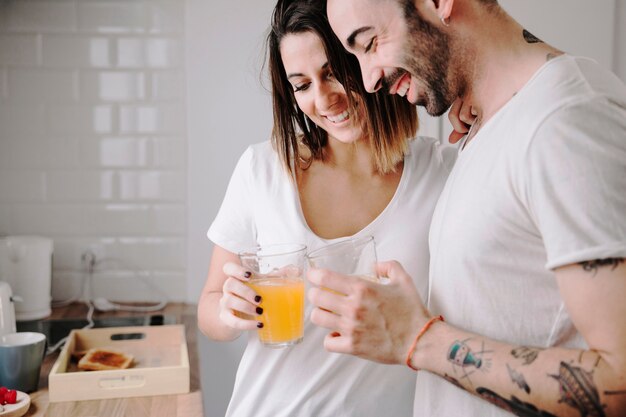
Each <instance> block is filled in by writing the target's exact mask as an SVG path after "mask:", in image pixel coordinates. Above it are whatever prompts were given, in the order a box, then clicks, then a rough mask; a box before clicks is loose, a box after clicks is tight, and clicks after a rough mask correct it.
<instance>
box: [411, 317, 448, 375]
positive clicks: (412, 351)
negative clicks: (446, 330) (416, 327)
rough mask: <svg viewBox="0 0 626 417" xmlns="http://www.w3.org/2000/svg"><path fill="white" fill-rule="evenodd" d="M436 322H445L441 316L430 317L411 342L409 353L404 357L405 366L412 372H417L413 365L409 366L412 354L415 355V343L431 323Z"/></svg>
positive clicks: (417, 369)
mask: <svg viewBox="0 0 626 417" xmlns="http://www.w3.org/2000/svg"><path fill="white" fill-rule="evenodd" d="M438 320H439V321H445V320H444V319H443V316H436V317H432V318H431V319H430V320H428V321H427V322H426V324H425V325H424V327H422V330H420V331H419V333H418V334H417V336H415V340H414V341H413V344H412V345H411V348H410V349H409V352H408V353H407V355H406V365H407V366H408V367H409V368H411V369H413V370H414V371H419V368H415V367H414V366H413V365H411V358H412V357H413V353H415V348H416V347H417V341H418V340H420V338H421V337H422V336H423V335H424V333H426V331H427V330H428V329H429V328H430V326H432V325H433V323H434V322H436V321H438Z"/></svg>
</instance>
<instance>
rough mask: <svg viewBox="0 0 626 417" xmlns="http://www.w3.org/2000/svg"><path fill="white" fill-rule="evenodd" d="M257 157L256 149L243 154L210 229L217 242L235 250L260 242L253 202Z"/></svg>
mask: <svg viewBox="0 0 626 417" xmlns="http://www.w3.org/2000/svg"><path fill="white" fill-rule="evenodd" d="M253 157H254V153H253V149H252V148H248V149H247V150H246V151H245V152H244V153H243V155H242V156H241V157H240V158H239V161H238V162H237V165H236V166H235V170H234V171H233V174H232V176H231V178H230V182H229V184H228V188H227V189H226V195H225V196H224V200H223V201H222V205H221V207H220V209H219V211H218V213H217V216H216V217H215V220H213V223H212V224H211V226H210V227H209V230H208V232H207V236H208V238H209V239H210V240H211V241H212V242H213V243H215V244H216V245H219V246H221V247H222V248H224V249H226V250H228V251H230V252H233V253H238V252H240V251H241V250H243V249H246V248H249V247H251V246H254V245H255V244H256V227H255V222H254V215H253V212H252V210H251V208H252V205H251V204H250V201H254V195H253V191H254V186H253V184H252V179H253V175H252V169H253V159H254V158H253Z"/></svg>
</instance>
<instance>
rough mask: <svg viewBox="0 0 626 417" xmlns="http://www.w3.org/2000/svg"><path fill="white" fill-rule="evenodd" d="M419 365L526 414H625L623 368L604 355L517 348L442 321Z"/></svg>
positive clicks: (426, 340) (423, 344)
mask: <svg viewBox="0 0 626 417" xmlns="http://www.w3.org/2000/svg"><path fill="white" fill-rule="evenodd" d="M412 364H413V365H414V366H415V367H418V368H421V369H423V370H428V371H430V372H433V373H436V374H438V375H439V376H441V377H443V378H445V379H446V380H448V382H450V383H453V384H455V385H457V386H460V387H462V388H463V389H465V390H467V391H468V392H470V393H472V394H474V395H477V396H479V397H481V398H482V399H483V400H485V401H489V402H491V403H493V404H495V405H497V406H498V407H501V408H503V409H506V410H508V411H510V412H511V413H513V414H517V415H523V416H552V415H554V416H576V417H580V416H607V417H609V416H623V415H624V412H625V410H626V389H624V387H625V383H624V379H625V378H626V376H625V375H624V373H623V371H620V370H616V369H613V368H612V367H611V366H610V365H609V363H608V362H607V361H606V360H605V358H604V357H603V354H602V353H599V352H595V351H592V350H587V351H584V350H573V349H563V348H549V349H541V348H536V347H529V346H514V345H509V344H506V343H501V342H497V341H494V340H491V339H488V338H485V337H482V336H480V335H476V334H471V333H467V332H465V331H462V330H459V329H456V328H454V327H453V326H450V325H448V324H444V323H437V324H436V325H433V326H432V328H431V329H430V330H429V331H428V332H427V333H426V334H425V335H424V336H423V337H422V338H421V339H420V341H419V344H418V348H417V350H416V352H415V353H414V355H413V357H412Z"/></svg>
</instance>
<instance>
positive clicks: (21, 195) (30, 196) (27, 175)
mask: <svg viewBox="0 0 626 417" xmlns="http://www.w3.org/2000/svg"><path fill="white" fill-rule="evenodd" d="M45 185H46V181H45V174H44V173H43V172H40V171H15V170H12V171H4V170H3V171H0V202H3V203H15V202H43V201H44V200H45V197H46V187H45Z"/></svg>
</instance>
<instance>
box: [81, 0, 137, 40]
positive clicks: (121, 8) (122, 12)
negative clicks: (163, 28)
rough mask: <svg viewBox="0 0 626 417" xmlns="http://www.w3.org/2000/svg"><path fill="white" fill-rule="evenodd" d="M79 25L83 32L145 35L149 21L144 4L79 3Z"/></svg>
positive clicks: (135, 2)
mask: <svg viewBox="0 0 626 417" xmlns="http://www.w3.org/2000/svg"><path fill="white" fill-rule="evenodd" d="M78 22H79V23H78V25H79V29H80V30H82V31H95V32H101V33H127V32H131V33H143V32H145V31H146V28H147V25H148V20H147V15H146V10H145V5H144V3H143V2H139V1H132V0H126V1H109V0H107V1H89V2H86V1H79V2H78Z"/></svg>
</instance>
